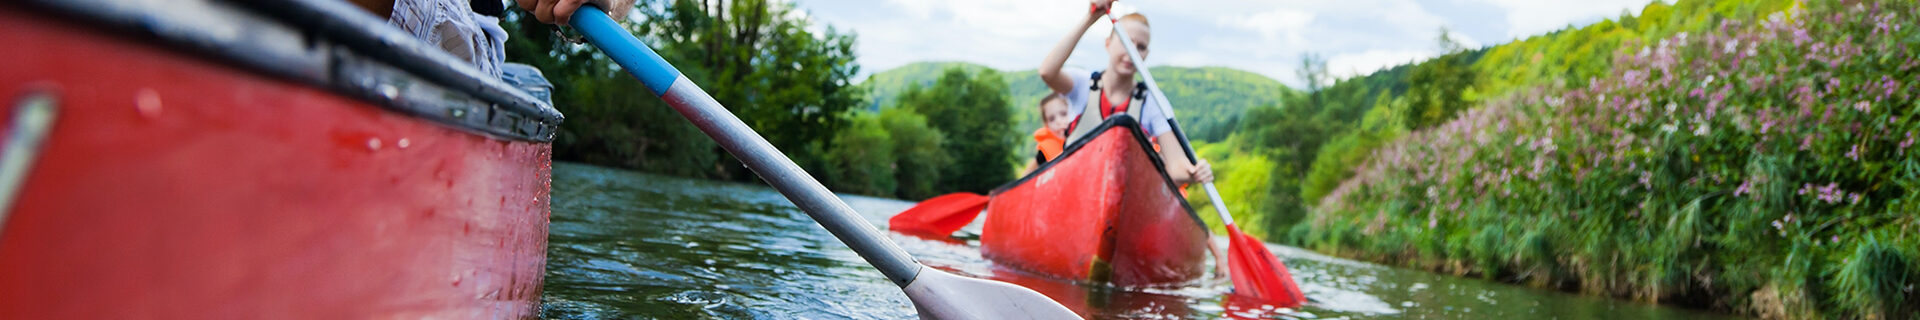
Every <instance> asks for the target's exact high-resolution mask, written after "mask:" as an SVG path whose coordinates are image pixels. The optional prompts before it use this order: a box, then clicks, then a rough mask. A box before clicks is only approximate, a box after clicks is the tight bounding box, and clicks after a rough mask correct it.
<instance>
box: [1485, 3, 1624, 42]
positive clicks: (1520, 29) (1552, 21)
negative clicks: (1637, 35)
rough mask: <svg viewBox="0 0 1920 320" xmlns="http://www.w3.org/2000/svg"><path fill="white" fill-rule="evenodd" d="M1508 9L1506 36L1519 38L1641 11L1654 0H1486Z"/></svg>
mask: <svg viewBox="0 0 1920 320" xmlns="http://www.w3.org/2000/svg"><path fill="white" fill-rule="evenodd" d="M1483 1H1486V2H1489V3H1492V4H1493V5H1495V6H1499V7H1501V8H1503V9H1506V10H1507V23H1508V24H1509V25H1511V26H1512V27H1511V28H1509V29H1508V30H1507V35H1506V36H1507V37H1509V38H1520V37H1526V36H1532V35H1538V34H1543V33H1547V32H1551V31H1554V30H1560V29H1561V28H1565V27H1567V26H1569V25H1577V24H1585V23H1591V22H1594V21H1599V20H1601V19H1605V18H1612V17H1617V16H1619V14H1620V13H1621V12H1622V11H1631V12H1633V13H1635V14H1639V12H1640V8H1642V7H1646V5H1647V4H1648V3H1652V2H1653V1H1651V0H1572V1H1540V0H1483Z"/></svg>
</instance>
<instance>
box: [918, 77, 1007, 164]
mask: <svg viewBox="0 0 1920 320" xmlns="http://www.w3.org/2000/svg"><path fill="white" fill-rule="evenodd" d="M1006 86H1007V85H1006V82H1005V81H1004V80H1002V79H1001V77H1000V74H999V73H998V72H994V71H991V70H981V71H979V72H978V73H974V74H969V73H968V72H967V71H965V70H961V69H947V71H945V72H943V73H942V74H941V75H940V79H939V80H937V81H935V82H934V84H933V86H932V87H919V86H911V87H909V88H908V89H907V91H906V92H904V93H901V95H900V97H899V103H900V106H899V107H898V108H906V109H908V110H913V111H914V112H916V113H919V114H921V115H925V116H926V117H927V118H928V119H938V121H931V122H929V123H928V126H929V127H932V128H934V129H935V130H939V131H940V132H941V133H942V134H944V135H945V136H946V142H945V143H943V144H941V149H944V150H945V151H946V153H947V154H948V155H951V156H953V157H954V162H953V165H950V166H947V167H946V168H945V169H944V170H942V172H941V173H940V180H939V181H940V182H939V183H938V184H937V185H938V186H939V187H938V189H941V190H950V191H954V190H957V191H971V192H986V191H988V190H991V189H993V187H995V186H999V185H1000V184H1001V183H1005V182H1007V181H1008V180H1010V179H1011V178H1013V171H1014V168H1013V161H1014V157H1013V146H1014V137H1015V136H1014V135H1013V134H1012V133H1013V131H1011V128H1010V127H1011V126H1012V125H1013V121H1012V119H1013V118H1012V116H1013V115H1012V110H1011V108H1010V107H1009V106H1008V103H1007V94H1006V91H1007V88H1006Z"/></svg>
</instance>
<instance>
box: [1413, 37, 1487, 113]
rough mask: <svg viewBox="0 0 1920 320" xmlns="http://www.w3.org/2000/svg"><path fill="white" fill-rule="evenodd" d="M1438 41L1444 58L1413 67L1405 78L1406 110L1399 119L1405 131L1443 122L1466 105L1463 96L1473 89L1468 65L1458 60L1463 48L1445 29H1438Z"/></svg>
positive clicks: (1471, 73) (1461, 58)
mask: <svg viewBox="0 0 1920 320" xmlns="http://www.w3.org/2000/svg"><path fill="white" fill-rule="evenodd" d="M1438 40H1439V44H1440V49H1441V50H1443V51H1445V52H1446V55H1443V56H1440V57H1439V58H1434V59H1433V60H1432V61H1427V62H1426V63H1421V64H1419V65H1417V66H1415V67H1414V68H1413V74H1412V75H1410V76H1408V77H1407V86H1408V92H1407V102H1408V107H1407V109H1406V112H1407V114H1406V115H1405V116H1403V117H1402V118H1403V119H1405V120H1406V123H1407V128H1408V129H1421V128H1426V127H1431V126H1433V125H1436V124H1440V123H1442V122H1446V121H1447V120H1450V119H1453V116H1454V115H1456V114H1459V113H1460V111H1461V110H1465V109H1466V108H1467V106H1468V103H1470V101H1467V99H1466V93H1467V88H1470V87H1472V86H1473V81H1474V72H1473V68H1470V66H1471V65H1472V64H1471V63H1470V62H1466V61H1462V60H1464V58H1463V57H1465V56H1466V55H1464V54H1463V53H1464V52H1465V49H1464V48H1463V47H1462V46H1461V45H1460V42H1459V41H1456V40H1454V39H1453V35H1452V34H1451V33H1449V32H1448V31H1447V29H1446V28H1441V29H1440V37H1439V39H1438Z"/></svg>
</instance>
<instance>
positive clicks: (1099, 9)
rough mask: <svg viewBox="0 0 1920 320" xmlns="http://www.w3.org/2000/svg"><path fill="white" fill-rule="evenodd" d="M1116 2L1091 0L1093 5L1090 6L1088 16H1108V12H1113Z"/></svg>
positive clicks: (1111, 0) (1112, 0)
mask: <svg viewBox="0 0 1920 320" xmlns="http://www.w3.org/2000/svg"><path fill="white" fill-rule="evenodd" d="M1114 1H1117V0H1090V1H1088V2H1089V3H1091V5H1089V6H1088V9H1087V14H1089V15H1096V16H1104V15H1107V11H1108V10H1113V2H1114Z"/></svg>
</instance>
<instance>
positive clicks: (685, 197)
mask: <svg viewBox="0 0 1920 320" xmlns="http://www.w3.org/2000/svg"><path fill="white" fill-rule="evenodd" d="M553 180H554V182H553V224H552V229H551V235H550V236H549V237H548V249H547V278H546V286H545V291H544V293H543V295H542V296H541V316H542V317H544V318H549V319H688V318H730V319H762V318H771V319H791V318H801V319H842V318H851V319H914V318H915V314H914V311H913V306H912V305H911V304H910V302H909V301H908V300H907V298H906V296H905V295H904V294H902V293H900V289H899V288H897V287H895V286H893V284H892V283H891V282H888V281H887V280H886V278H885V277H883V276H881V275H880V272H879V271H876V270H874V269H873V268H871V267H869V266H867V265H866V263H865V262H864V261H862V260H860V257H859V256H858V255H855V254H854V253H853V251H852V250H849V249H847V248H846V247H844V246H841V244H840V242H839V241H838V240H837V239H834V238H833V235H832V234H829V233H827V232H826V229H823V228H821V227H820V226H819V225H817V224H814V222H813V221H812V220H810V219H808V217H807V216H806V214H805V213H803V212H801V211H800V210H799V209H798V208H795V207H794V206H793V205H792V204H791V203H790V202H788V201H787V200H786V199H785V198H782V197H781V196H780V194H779V193H778V192H775V191H774V190H773V189H770V188H767V187H763V186H758V185H750V184H738V183H725V182H713V181H705V180H690V179H682V178H674V177H668V176H660V175H650V174H642V173H635V172H628V171H621V170H615V169H608V168H601V167H594V166H588V165H581V164H572V163H559V164H555V165H554V167H553ZM841 198H842V199H844V200H846V201H847V204H849V205H851V206H852V207H853V208H854V210H857V211H859V212H860V213H861V214H862V215H863V216H864V217H866V218H867V219H868V221H870V222H872V223H873V224H874V225H876V226H884V225H885V223H886V218H887V217H889V216H892V215H893V214H894V213H898V212H900V211H901V210H905V209H906V208H907V207H910V206H912V205H913V203H912V202H905V201H898V200H892V199H880V198H871V197H861V196H849V195H843V196H841ZM886 234H887V235H888V236H889V237H890V238H892V240H893V241H895V242H897V243H899V244H900V246H901V247H902V248H904V249H906V250H907V251H908V252H909V253H912V254H913V255H914V256H915V257H916V258H918V259H920V260H921V262H923V263H926V264H928V265H933V266H935V267H939V268H942V269H947V270H950V271H955V272H958V273H962V274H967V275H972V276H978V277H987V278H995V279H1001V280H1006V281H1010V282H1015V283H1019V284H1022V285H1025V286H1028V287H1032V288H1034V289H1036V290H1039V291H1042V292H1045V293H1047V294H1048V295H1049V296H1051V297H1054V298H1056V299H1057V300H1062V301H1065V302H1066V303H1065V304H1066V305H1068V306H1069V307H1072V308H1075V309H1076V310H1079V311H1081V312H1082V313H1083V314H1085V315H1088V316H1090V317H1093V318H1119V319H1186V318H1193V319H1216V318H1241V319H1261V318H1277V319H1373V318H1384V319H1713V318H1721V317H1725V316H1723V315H1718V314H1712V313H1704V312H1699V311H1693V310H1685V309H1676V308H1671V307H1660V306H1653V305H1646V304H1640V303H1634V302H1627V301H1620V300H1612V299H1604V298H1596V297H1587V296H1578V295H1572V294H1567V293H1561V292H1556V291H1546V290H1537V289H1530V288H1525V287H1519V286H1513V285H1507V284H1501V283H1495V282H1490V281H1485V280H1479V279H1467V278H1456V277H1448V276H1441V275H1436V274H1431V273H1426V272H1421V271H1413V270H1404V269H1397V268H1391V267H1385V266H1380V265H1375V264H1370V263H1364V262H1357V261H1351V260H1345V259H1339V258H1332V257H1327V256H1324V255H1320V254H1316V253H1312V252H1309V251H1305V250H1300V249H1296V248H1292V247H1286V246H1278V245H1270V246H1269V248H1270V249H1271V250H1273V252H1274V254H1276V255H1278V256H1280V258H1281V261H1283V262H1284V263H1285V264H1286V265H1287V266H1288V267H1289V268H1291V269H1292V271H1293V273H1294V276H1295V277H1297V280H1298V281H1299V283H1300V287H1301V290H1302V291H1304V292H1305V293H1306V295H1307V296H1308V297H1309V298H1311V299H1314V300H1316V301H1315V302H1313V303H1309V304H1308V305H1306V306H1302V307H1301V308H1299V309H1284V308H1271V307H1263V306H1260V305H1242V304H1241V303H1239V302H1237V301H1230V300H1231V299H1227V298H1226V297H1227V294H1226V292H1227V290H1228V283H1227V281H1226V280H1225V279H1214V280H1208V281H1203V283H1202V284H1200V285H1198V286H1193V287H1187V288H1180V289H1154V290H1124V289H1117V288H1109V287H1103V286H1082V285H1076V284H1071V283H1065V282H1059V281H1053V280H1048V279H1046V278H1042V277H1034V276H1030V275H1025V274H1023V273H1020V272H1018V271H1015V270H1007V269H1004V268H1000V267H997V266H995V265H994V264H993V263H991V262H989V261H987V260H986V259H983V258H981V257H980V251H979V244H978V243H977V242H975V241H972V240H949V241H936V240H927V239H922V238H918V237H914V236H908V235H902V234H896V233H891V232H886ZM1222 243H1223V244H1224V242H1222Z"/></svg>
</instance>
